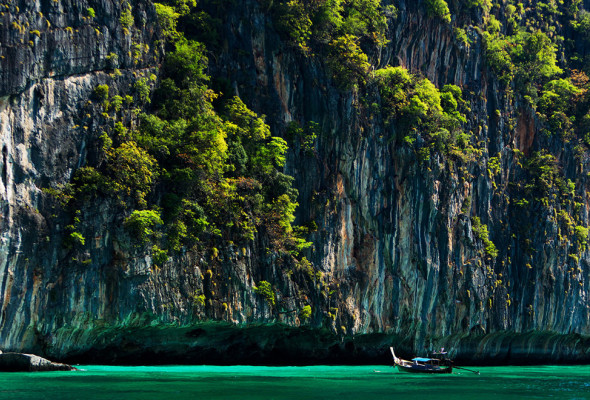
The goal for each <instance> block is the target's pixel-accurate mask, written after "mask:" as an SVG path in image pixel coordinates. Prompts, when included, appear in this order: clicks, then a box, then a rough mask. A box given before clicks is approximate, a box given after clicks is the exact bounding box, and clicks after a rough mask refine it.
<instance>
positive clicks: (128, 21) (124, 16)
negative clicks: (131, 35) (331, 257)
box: [119, 2, 135, 30]
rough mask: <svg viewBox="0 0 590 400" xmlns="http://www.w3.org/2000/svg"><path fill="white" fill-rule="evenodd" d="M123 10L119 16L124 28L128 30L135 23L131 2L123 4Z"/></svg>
mask: <svg viewBox="0 0 590 400" xmlns="http://www.w3.org/2000/svg"><path fill="white" fill-rule="evenodd" d="M122 10H123V11H121V17H120V18H119V22H121V25H122V26H123V29H125V30H128V29H129V28H131V27H132V26H133V24H134V23H135V19H134V18H133V13H132V12H131V4H129V3H128V2H125V3H124V4H123V6H122Z"/></svg>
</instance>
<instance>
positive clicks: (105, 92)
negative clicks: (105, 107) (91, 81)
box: [94, 85, 109, 101]
mask: <svg viewBox="0 0 590 400" xmlns="http://www.w3.org/2000/svg"><path fill="white" fill-rule="evenodd" d="M94 98H95V99H96V100H98V101H106V100H107V99H108V98H109V85H98V86H97V87H95V88H94Z"/></svg>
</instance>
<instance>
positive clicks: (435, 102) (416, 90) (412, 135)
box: [374, 67, 476, 161]
mask: <svg viewBox="0 0 590 400" xmlns="http://www.w3.org/2000/svg"><path fill="white" fill-rule="evenodd" d="M374 79H375V82H376V83H377V86H378V88H379V93H380V96H381V112H382V114H383V116H384V119H385V121H386V122H387V123H391V124H395V126H396V131H397V132H398V136H401V139H402V142H403V143H405V144H407V145H410V146H413V147H415V148H416V151H417V152H418V154H419V157H420V158H421V159H422V161H427V160H429V159H430V156H431V155H432V154H433V153H435V152H436V153H441V154H444V155H449V156H453V157H455V158H458V159H461V160H463V161H469V160H471V159H473V155H474V154H475V153H476V149H475V148H474V147H473V146H472V144H471V141H472V138H471V134H469V133H467V132H464V131H463V129H462V125H463V124H464V123H465V122H466V121H467V120H466V116H465V113H467V112H469V111H470V110H469V108H468V107H467V103H466V102H465V101H464V100H463V95H462V91H461V89H460V88H459V87H458V86H455V85H445V86H444V87H443V88H442V89H441V90H439V89H437V88H436V86H434V84H433V83H432V82H430V81H429V80H428V79H427V78H422V77H419V76H415V75H412V74H410V73H409V72H408V71H407V70H406V69H404V68H402V67H387V68H384V69H380V70H377V71H375V73H374ZM418 137H420V138H421V139H422V140H420V142H423V144H421V145H418V144H417V138H418ZM416 146H419V147H416Z"/></svg>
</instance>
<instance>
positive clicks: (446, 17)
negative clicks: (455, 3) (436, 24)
mask: <svg viewBox="0 0 590 400" xmlns="http://www.w3.org/2000/svg"><path fill="white" fill-rule="evenodd" d="M424 3H425V5H426V11H427V13H428V15H430V16H431V17H437V18H440V19H442V20H443V21H445V22H447V23H450V22H451V11H450V10H449V6H448V4H447V2H446V1H445V0H425V1H424Z"/></svg>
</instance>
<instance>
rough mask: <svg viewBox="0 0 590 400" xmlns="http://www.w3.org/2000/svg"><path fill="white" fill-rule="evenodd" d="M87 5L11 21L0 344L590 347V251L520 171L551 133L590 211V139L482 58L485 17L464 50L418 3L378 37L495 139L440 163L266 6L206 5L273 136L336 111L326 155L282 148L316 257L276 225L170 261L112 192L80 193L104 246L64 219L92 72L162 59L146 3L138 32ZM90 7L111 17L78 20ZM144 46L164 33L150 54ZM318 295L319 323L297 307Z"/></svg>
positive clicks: (166, 353)
mask: <svg viewBox="0 0 590 400" xmlns="http://www.w3.org/2000/svg"><path fill="white" fill-rule="evenodd" d="M71 3H72V4H68V5H66V4H65V2H59V3H55V2H53V1H46V2H43V1H37V2H34V4H33V5H26V4H24V2H23V4H22V5H19V6H20V8H19V9H18V11H17V9H16V5H11V6H10V8H9V9H8V10H7V12H6V13H5V15H4V16H3V17H2V18H4V20H3V21H4V22H3V25H2V26H1V29H2V33H1V34H2V38H3V39H2V47H1V50H0V51H1V52H2V53H1V54H2V55H3V56H4V58H2V59H1V61H2V64H1V65H2V69H1V70H0V72H1V74H2V78H1V79H2V86H1V93H2V95H3V96H4V97H2V99H1V100H0V107H1V110H0V127H1V130H0V132H1V135H2V159H1V160H0V167H1V168H2V180H1V182H2V184H1V185H0V193H2V200H1V202H2V218H1V219H0V226H1V227H2V229H1V231H2V242H1V243H0V282H1V289H0V292H1V293H2V303H1V310H2V314H1V315H0V347H2V348H7V349H11V350H18V351H24V350H26V351H37V352H40V353H42V354H44V355H47V356H51V357H54V358H59V359H68V358H69V359H72V358H74V359H75V358H78V359H82V360H91V361H103V362H104V361H107V362H114V361H120V362H132V361H133V360H137V358H135V357H139V356H142V357H146V358H147V359H148V360H151V361H152V362H166V361H179V360H180V361H187V362H191V361H192V362H197V361H199V362H239V361H250V362H251V361H252V360H260V361H262V362H281V361H282V362H289V361H288V360H292V361H295V362H297V361H299V362H310V361H319V360H321V361H326V360H333V361H351V362H359V361H367V362H376V361H379V362H381V361H384V360H386V359H387V358H386V350H384V349H385V348H386V347H387V346H389V345H391V344H393V345H396V346H398V347H400V348H401V349H403V350H405V351H406V352H420V351H422V349H424V347H433V346H437V347H438V346H446V347H451V348H452V349H453V352H454V355H455V356H457V357H460V358H463V359H471V360H478V359H483V358H487V357H491V358H492V359H494V360H496V361H502V360H508V361H523V360H525V359H527V358H528V359H529V360H530V359H531V358H534V359H536V360H538V361H549V360H551V361H555V360H562V361H566V360H570V361H571V360H575V361H582V360H588V359H589V358H590V353H589V351H590V350H589V349H590V347H589V346H588V339H587V337H588V335H590V302H589V300H588V295H589V292H588V290H589V289H588V287H589V286H588V285H589V284H590V266H589V264H588V260H589V255H590V254H589V253H588V251H587V250H586V249H585V247H583V248H578V247H576V246H577V245H576V244H575V243H574V242H573V241H572V240H570V239H568V238H567V237H565V238H562V236H561V229H562V228H561V225H560V223H559V222H558V221H557V220H556V219H555V218H552V216H553V214H556V213H557V212H556V210H555V209H554V208H551V207H547V208H542V207H537V208H533V207H531V209H524V210H523V208H522V207H520V206H518V205H516V202H517V200H518V199H519V197H518V196H519V194H518V193H517V192H516V191H515V189H514V188H513V187H514V185H513V183H515V182H519V181H520V180H522V179H526V177H527V175H526V171H524V169H523V167H522V163H523V161H522V158H521V156H520V155H519V153H518V152H515V151H514V150H515V149H518V150H520V151H522V152H523V153H524V154H525V155H527V156H528V155H531V154H533V152H534V151H536V150H539V149H543V148H545V149H549V150H550V151H551V152H553V153H554V154H557V155H558V162H559V166H560V170H561V171H562V172H563V174H564V176H565V177H567V178H570V179H572V181H574V182H575V184H576V188H577V189H576V193H575V194H576V196H578V197H579V199H580V201H579V202H580V203H581V207H580V208H579V210H578V211H577V212H578V217H579V218H580V220H581V221H582V223H583V225H584V226H587V225H588V207H589V203H588V200H589V199H588V196H587V195H586V179H587V178H586V175H587V173H588V172H589V171H588V165H587V164H588V158H587V155H586V154H584V155H583V157H582V158H581V159H580V157H577V158H576V157H574V154H575V150H574V144H573V143H571V142H570V143H565V144H564V143H563V142H561V141H559V140H556V139H555V138H552V137H546V136H543V135H541V134H539V130H540V126H541V122H540V121H539V120H538V118H537V117H536V116H535V115H534V112H532V111H531V110H530V108H529V107H528V106H526V105H525V104H520V103H519V101H518V100H517V101H513V100H511V99H512V98H511V97H510V96H508V94H506V92H505V91H504V90H503V89H502V88H501V87H500V84H499V83H498V80H497V78H496V77H495V75H493V74H492V73H491V72H490V70H489V69H488V68H487V67H486V62H485V54H484V50H483V48H482V41H481V37H480V35H479V34H478V33H477V32H475V30H472V31H470V32H469V34H470V37H471V38H472V40H473V42H472V43H471V45H470V46H465V45H464V44H461V43H459V42H458V41H457V40H456V38H455V35H454V32H453V28H452V27H451V26H449V25H447V24H444V23H442V21H440V20H438V19H434V18H428V17H427V16H426V15H425V13H424V12H423V11H422V9H421V6H419V5H416V4H413V3H412V2H404V1H400V2H397V3H396V6H397V8H398V15H397V18H395V19H394V20H390V21H389V30H388V34H387V35H388V39H389V43H388V44H387V45H386V46H385V47H384V48H383V49H382V52H381V54H380V57H377V55H373V58H374V59H375V64H377V65H376V66H375V67H376V68H378V67H384V66H386V65H387V64H389V63H391V64H394V65H401V66H404V67H406V68H408V69H409V70H411V71H413V72H421V73H423V74H424V75H425V76H426V77H427V78H429V79H430V80H431V81H432V82H434V83H435V84H436V85H437V86H439V87H442V86H443V85H445V84H449V83H453V84H456V85H459V86H461V87H462V89H463V95H464V98H465V99H466V100H467V102H468V104H469V107H470V109H471V113H470V114H469V115H468V121H467V123H466V130H470V131H471V132H473V134H474V137H475V140H476V141H477V142H478V145H479V148H480V149H481V152H480V153H479V154H478V157H477V158H476V159H475V160H473V161H460V160H455V162H448V160H445V159H444V158H443V157H442V156H440V155H435V156H434V157H432V158H431V160H430V162H429V163H427V164H425V163H422V162H420V161H419V160H418V159H417V156H416V154H415V152H414V151H413V150H412V149H410V148H408V147H407V146H401V145H400V144H399V143H398V142H396V141H394V140H391V138H392V136H393V135H394V134H395V130H396V127H395V126H391V125H389V124H386V123H385V122H384V121H383V118H382V117H381V115H380V114H378V113H369V112H368V111H367V110H368V107H366V103H367V102H372V101H379V100H378V94H377V90H376V89H375V88H372V87H371V86H370V84H369V85H368V88H367V89H366V91H365V92H363V91H359V90H355V89H353V90H348V91H346V90H341V89H338V88H337V87H336V85H335V84H334V83H333V82H332V80H331V78H330V74H329V71H328V69H327V68H326V66H325V65H324V62H323V60H322V59H321V58H319V57H314V56H307V57H306V56H304V55H303V54H302V53H301V51H300V50H299V49H297V48H295V47H293V46H291V45H289V44H287V43H286V42H285V41H284V40H283V38H281V36H280V35H279V34H278V33H277V31H276V29H275V27H274V24H273V20H272V18H271V16H270V13H269V12H268V10H267V9H266V6H263V5H261V3H259V2H257V1H254V0H251V1H250V0H249V1H244V2H243V4H241V6H240V7H239V10H238V9H232V8H225V9H223V8H222V9H217V10H216V9H211V10H208V11H209V12H211V13H212V14H213V15H215V13H219V14H220V16H221V15H223V22H222V23H221V24H220V27H219V32H218V34H219V37H220V38H221V40H220V42H221V43H222V44H221V45H219V46H218V48H216V49H215V50H213V52H214V57H210V60H211V61H210V75H212V77H213V79H214V80H218V81H219V82H229V83H230V84H229V85H227V87H228V90H229V88H231V91H234V92H235V94H237V95H239V96H240V97H241V98H242V99H243V100H244V102H245V103H246V104H248V106H249V107H251V108H252V109H253V110H254V111H257V112H259V113H261V114H266V115H267V123H269V124H270V126H271V129H272V131H273V134H274V135H283V134H284V133H285V131H286V126H287V124H288V123H289V122H291V121H298V122H300V123H301V124H302V125H303V124H305V123H307V122H310V121H313V122H316V123H317V124H319V127H320V134H319V135H318V138H317V140H316V142H315V143H314V150H313V152H309V151H304V149H303V148H301V146H300V145H299V144H298V143H294V144H293V145H292V146H291V150H290V153H289V156H288V161H287V165H286V173H288V174H290V175H292V176H294V177H295V186H296V187H297V188H298V190H299V199H298V202H299V209H298V211H297V213H298V215H297V217H298V222H299V223H301V224H306V223H308V222H310V221H314V222H315V223H316V224H317V226H318V229H317V230H316V231H315V232H313V233H311V235H310V237H309V238H308V240H310V241H311V242H313V250H311V251H309V254H307V255H308V258H309V259H310V260H311V261H312V262H313V264H314V266H315V267H314V268H315V271H313V272H312V273H311V274H309V273H307V272H305V271H301V270H296V269H292V268H290V267H289V266H288V265H285V263H284V261H283V260H282V259H281V258H280V257H279V256H278V255H276V254H274V253H272V252H269V251H267V248H268V247H269V243H268V242H267V239H265V236H264V235H263V234H260V235H257V236H256V238H255V240H254V241H253V242H251V243H250V244H248V245H245V246H241V245H240V246H238V245H234V244H227V243H226V246H225V247H224V248H221V249H219V253H216V254H215V256H211V255H209V254H208V253H207V254H206V255H204V254H197V253H191V252H181V253H180V254H177V255H175V256H174V257H172V258H170V259H169V260H168V262H167V263H165V265H163V266H162V267H161V268H157V267H155V266H154V264H153V261H152V259H151V256H150V253H149V252H146V251H145V249H141V248H137V247H134V246H133V245H132V244H131V243H130V241H129V238H128V237H127V236H126V234H125V232H124V230H123V229H122V227H121V225H122V224H121V223H122V221H123V220H124V217H125V216H124V215H122V214H121V213H120V212H118V211H117V210H118V209H117V205H116V204H113V203H111V202H108V201H103V202H100V201H93V202H91V203H90V204H88V206H87V207H85V208H84V209H83V210H82V217H83V218H81V219H82V220H83V221H85V222H84V226H83V227H82V228H81V229H83V232H82V233H83V234H84V236H85V237H86V238H87V242H86V244H85V245H84V248H82V249H76V250H72V249H68V248H67V246H64V244H63V241H64V237H65V235H66V232H67V231H66V230H65V225H66V224H67V223H68V220H67V218H66V216H65V215H62V214H59V211H55V210H56V207H55V204H53V200H51V198H50V196H48V195H47V194H46V193H45V192H43V191H42V190H41V189H42V188H47V187H55V185H56V184H59V183H63V184H65V183H67V182H69V180H70V179H71V177H72V174H73V172H74V171H75V170H76V169H77V168H79V167H80V166H82V165H85V163H86V162H88V160H91V159H92V149H93V147H92V146H94V145H95V142H96V139H95V138H96V136H97V135H99V134H100V132H101V130H102V128H101V127H102V126H104V124H107V123H108V122H107V121H105V120H104V118H101V116H100V111H98V109H97V108H96V106H95V105H93V104H88V101H89V99H91V97H92V92H93V90H94V88H95V87H96V86H97V85H98V84H105V83H107V84H109V86H110V88H111V90H115V91H117V92H118V93H120V94H125V93H128V92H129V93H130V91H131V89H130V87H131V85H132V83H133V82H134V80H135V79H136V76H137V75H138V74H139V75H140V76H141V75H146V74H149V73H151V69H154V68H155V67H156V66H157V64H158V62H159V58H158V57H159V56H158V54H159V53H158V50H160V49H159V48H158V46H157V45H156V43H155V40H156V39H157V38H158V36H157V32H154V31H153V30H152V29H153V28H150V27H154V26H155V25H154V23H153V21H155V16H154V10H153V8H152V7H151V5H149V4H148V2H147V1H146V2H136V4H135V5H134V7H133V8H132V14H133V16H134V24H133V25H132V26H130V27H128V31H127V32H126V31H124V28H125V27H123V26H122V25H121V20H120V17H121V13H122V12H125V10H126V8H125V7H126V6H125V5H123V6H119V5H113V4H111V3H110V2H106V1H105V2H102V1H95V2H91V3H86V2H82V1H79V2H78V1H72V2H71ZM60 7H63V8H60ZM88 7H92V8H93V10H94V11H95V13H96V16H95V17H94V18H89V17H85V18H82V16H85V13H86V10H87V8H88ZM63 10H69V11H68V12H64V11H63ZM71 10H78V11H79V12H78V13H76V12H72V11H71ZM13 21H14V22H17V25H19V26H25V25H24V24H25V23H28V24H29V26H28V27H27V28H26V29H25V31H22V30H19V29H17V28H16V27H15V25H14V24H13ZM47 21H49V23H48V22H47ZM43 27H45V28H43ZM68 27H71V28H72V29H71V31H70V30H69V29H68ZM42 28H43V29H42ZM36 29H38V30H39V35H37V34H35V33H29V32H32V31H34V30H36ZM23 32H24V33H23ZM29 39H30V40H31V41H32V44H30V43H29V44H27V42H28V40H29ZM113 39H114V40H113ZM138 44H144V45H145V44H148V45H149V46H147V47H146V46H140V47H139V48H140V49H142V50H141V51H140V55H136V54H137V53H134V52H133V50H134V49H136V48H138V47H137V45H138ZM109 54H114V55H116V57H114V56H112V55H111V56H109ZM134 54H135V56H134ZM10 55H12V56H10ZM377 58H378V59H379V61H378V62H377V61H376V60H377ZM112 60H116V62H117V65H110V64H109V63H111V62H113V61H112ZM115 66H116V67H118V68H119V70H120V75H119V74H114V73H113V68H114V67H115ZM375 99H377V100H375ZM491 157H494V158H495V159H494V161H496V160H498V161H497V162H499V163H500V168H499V171H498V172H496V173H491V172H490V166H489V165H490V162H491V161H490V159H491ZM55 213H57V214H59V215H57V216H55V215H52V214H55ZM472 217H479V218H480V221H481V224H483V225H485V226H487V229H488V230H489V239H491V241H492V242H494V243H495V245H496V247H497V249H498V254H497V256H495V257H490V256H488V255H486V252H485V249H484V248H485V241H484V240H483V239H482V236H481V235H478V234H476V233H475V232H476V231H477V230H478V229H479V227H474V226H473V219H472ZM56 221H57V222H56ZM574 250H575V251H574ZM572 254H574V255H575V257H572ZM317 272H321V274H318V273H317ZM261 280H266V281H268V282H271V283H272V284H273V287H274V289H275V291H276V294H277V301H278V304H279V305H278V306H276V307H271V306H270V305H269V304H268V303H267V302H265V301H264V299H263V298H261V296H259V295H257V294H256V293H255V291H254V290H253V286H255V285H256V284H257V283H258V282H260V281H261ZM201 295H202V296H203V297H200V296H201ZM307 304H309V305H311V307H312V315H311V318H310V319H309V320H307V321H306V320H304V319H303V318H300V316H299V310H301V308H302V307H303V306H304V305H307ZM230 354H231V355H230ZM148 357H149V358H148ZM285 357H288V360H285ZM156 360H157V361H156Z"/></svg>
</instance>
